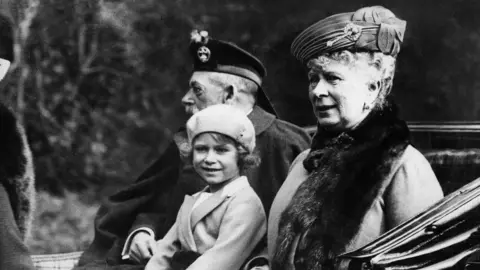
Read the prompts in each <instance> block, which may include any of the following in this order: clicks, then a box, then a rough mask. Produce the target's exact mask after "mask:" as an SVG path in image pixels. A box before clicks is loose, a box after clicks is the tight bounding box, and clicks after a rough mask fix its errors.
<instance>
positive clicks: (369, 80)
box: [308, 56, 379, 131]
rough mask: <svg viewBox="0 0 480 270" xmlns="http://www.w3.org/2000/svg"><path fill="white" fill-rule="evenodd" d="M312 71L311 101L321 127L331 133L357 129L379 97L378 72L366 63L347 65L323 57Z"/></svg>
mask: <svg viewBox="0 0 480 270" xmlns="http://www.w3.org/2000/svg"><path fill="white" fill-rule="evenodd" d="M320 58H321V60H324V61H320V62H321V64H320V65H315V66H313V67H312V68H310V71H309V73H308V78H309V99H310V102H311V103H312V106H313V111H314V113H315V116H316V118H317V121H318V124H319V125H320V126H321V127H323V128H325V129H328V130H332V131H344V130H350V129H353V128H355V126H356V125H358V124H359V123H360V122H361V121H362V120H363V119H364V118H365V117H366V116H367V115H368V113H369V112H370V110H369V109H366V108H365V105H367V106H369V107H370V108H372V107H373V104H374V101H375V98H376V97H377V95H378V90H379V89H378V88H379V87H378V83H376V82H377V81H378V79H377V80H375V75H377V74H378V71H377V70H376V69H375V68H374V67H372V66H370V65H368V63H367V61H366V60H363V59H361V58H360V59H358V60H352V61H353V62H350V63H347V62H346V61H343V60H342V61H337V60H334V59H331V58H326V57H324V56H321V57H320Z"/></svg>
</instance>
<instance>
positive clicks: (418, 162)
mask: <svg viewBox="0 0 480 270" xmlns="http://www.w3.org/2000/svg"><path fill="white" fill-rule="evenodd" d="M402 172H408V173H412V174H415V175H423V176H430V177H429V178H434V179H435V180H436V177H435V174H434V172H433V169H432V167H431V166H430V163H429V162H428V160H427V159H426V158H425V156H424V155H423V154H422V153H420V151H418V150H417V149H416V148H415V147H413V146H411V145H409V146H407V148H406V149H405V151H404V152H403V154H402V155H401V157H400V158H399V162H398V163H397V168H396V170H395V174H396V175H397V174H399V173H402Z"/></svg>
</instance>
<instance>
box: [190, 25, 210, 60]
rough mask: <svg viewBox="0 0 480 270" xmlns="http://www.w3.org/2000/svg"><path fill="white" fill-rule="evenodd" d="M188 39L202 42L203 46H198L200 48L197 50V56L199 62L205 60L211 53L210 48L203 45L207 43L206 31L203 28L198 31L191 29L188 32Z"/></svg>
mask: <svg viewBox="0 0 480 270" xmlns="http://www.w3.org/2000/svg"><path fill="white" fill-rule="evenodd" d="M190 39H191V41H192V42H195V43H200V44H203V46H200V48H198V50H197V57H198V60H200V62H202V63H205V62H207V61H208V60H209V59H210V55H211V54H212V53H211V52H210V49H209V48H208V47H207V46H205V45H207V43H208V39H209V37H208V32H207V31H204V30H203V31H200V32H199V31H198V30H193V31H192V33H191V34H190Z"/></svg>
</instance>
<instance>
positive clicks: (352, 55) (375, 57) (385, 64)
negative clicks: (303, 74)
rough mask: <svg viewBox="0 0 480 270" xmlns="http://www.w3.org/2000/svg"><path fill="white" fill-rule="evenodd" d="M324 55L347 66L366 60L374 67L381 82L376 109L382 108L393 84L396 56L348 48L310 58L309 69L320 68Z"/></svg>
mask: <svg viewBox="0 0 480 270" xmlns="http://www.w3.org/2000/svg"><path fill="white" fill-rule="evenodd" d="M322 57H326V58H329V59H332V60H335V61H338V62H341V63H344V64H346V65H349V66H354V65H355V64H356V63H358V62H359V61H367V64H368V65H369V66H371V67H374V68H375V69H376V70H377V71H378V72H379V73H378V75H379V81H380V83H381V86H380V92H379V93H378V97H377V100H376V102H375V103H376V105H375V107H376V109H382V108H383V107H385V106H386V105H387V97H388V96H389V95H390V92H391V90H392V85H393V77H394V75H395V66H396V58H395V57H393V56H391V55H385V54H383V53H381V52H370V51H357V52H351V51H349V50H342V51H336V52H333V53H328V54H324V55H322V56H320V57H318V58H314V59H311V60H310V61H309V62H308V63H307V67H308V68H309V69H313V70H318V69H321V68H322V65H324V64H322V61H321V59H320V58H322Z"/></svg>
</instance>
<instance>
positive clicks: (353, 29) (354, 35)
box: [327, 22, 362, 47]
mask: <svg viewBox="0 0 480 270" xmlns="http://www.w3.org/2000/svg"><path fill="white" fill-rule="evenodd" d="M361 34H362V27H361V26H360V25H356V24H353V23H351V22H349V23H348V24H347V25H345V27H344V28H343V35H341V36H339V37H337V38H335V39H332V40H329V41H328V42H327V47H332V46H333V44H334V43H335V42H337V41H339V40H340V39H342V38H348V39H350V40H351V41H357V40H358V39H359V38H360V35H361Z"/></svg>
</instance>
